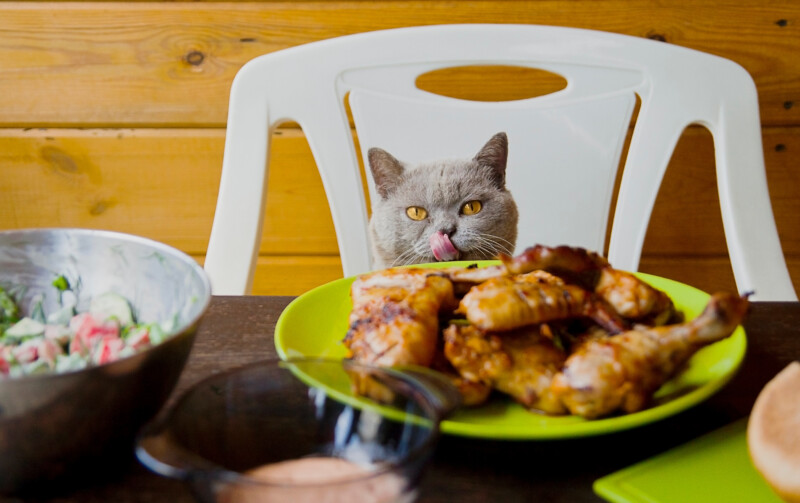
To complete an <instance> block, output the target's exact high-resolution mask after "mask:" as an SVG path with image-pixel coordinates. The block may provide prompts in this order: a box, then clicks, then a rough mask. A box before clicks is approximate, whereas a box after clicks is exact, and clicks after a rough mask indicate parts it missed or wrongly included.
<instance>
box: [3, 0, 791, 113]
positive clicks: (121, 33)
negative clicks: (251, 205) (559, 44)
mask: <svg viewBox="0 0 800 503" xmlns="http://www.w3.org/2000/svg"><path fill="white" fill-rule="evenodd" d="M0 19H2V30H0V61H2V67H3V78H2V79H0V110H2V114H0V126H9V127H27V126H31V127H40V126H65V127H70V126H76V125H78V126H80V127H87V126H94V127H99V126H119V127H126V126H131V125H135V126H144V125H150V126H173V127H181V126H215V127H221V126H223V125H224V123H225V118H226V110H227V95H228V90H229V87H230V83H231V81H232V79H233V76H234V75H235V73H236V71H237V70H238V69H239V68H240V67H241V66H242V65H243V64H244V63H245V62H246V61H248V60H249V59H251V58H253V57H255V56H258V55H260V54H265V53H269V52H272V51H275V50H279V49H283V48H286V47H292V46H296V45H299V44H303V43H307V42H312V41H315V40H321V39H326V38H330V37H335V36H340V35H346V34H351V33H358V32H363V31H369V30H376V29H383V28H395V27H402V26H412V25H427V24H438V23H475V22H487V23H510V22H514V23H530V24H547V25H562V26H573V27H578V28H590V29H598V30H605V31H610V32H616V33H624V34H629V35H633V36H638V37H647V38H651V39H655V40H662V41H666V42H668V43H673V44H677V45H680V46H684V47H689V48H693V49H698V50H701V51H705V52H709V53H712V54H717V55H720V56H723V57H726V58H729V59H732V60H734V61H736V62H738V63H740V64H741V65H742V66H744V67H745V68H746V69H747V70H748V71H749V72H750V73H751V74H752V75H753V77H754V79H755V81H756V84H757V86H758V89H759V93H760V99H761V107H762V108H761V113H762V120H763V122H764V124H765V125H787V124H794V125H797V124H798V123H800V103H798V101H800V59H798V58H797V57H794V55H795V53H796V52H797V49H798V40H800V3H798V2H793V1H787V0H784V1H777V2H769V3H753V2H747V1H742V0H740V1H708V2H706V1H697V0H694V1H692V0H681V1H675V2H668V3H662V2H650V1H646V0H634V1H626V0H597V1H565V0H541V1H462V2H457V3H453V2H450V1H425V2H422V1H416V2H409V1H392V0H389V1H377V2H360V1H355V2H353V1H350V2H333V1H317V2H238V3H228V2H225V3H222V2H208V3H195V2H189V3H184V2H174V3H170V2H158V3H156V2H138V3H127V2H112V3H108V2H98V3H93V2H65V3H60V2H32V3H28V2H0ZM453 85H454V86H457V85H459V84H458V83H454V84H453ZM461 85H464V84H463V83H462V84H461ZM466 85H468V84H466ZM796 103H797V105H795V104H796Z"/></svg>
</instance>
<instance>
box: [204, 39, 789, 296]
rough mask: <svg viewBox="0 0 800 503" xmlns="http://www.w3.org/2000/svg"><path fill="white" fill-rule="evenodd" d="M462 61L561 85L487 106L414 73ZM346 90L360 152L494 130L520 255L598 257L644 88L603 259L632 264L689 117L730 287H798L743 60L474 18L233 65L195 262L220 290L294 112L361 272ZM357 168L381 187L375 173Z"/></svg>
mask: <svg viewBox="0 0 800 503" xmlns="http://www.w3.org/2000/svg"><path fill="white" fill-rule="evenodd" d="M466 65H513V66H522V67H529V68H536V69H542V70H547V71H550V72H553V73H557V74H560V75H562V76H563V77H565V78H566V80H567V83H568V84H567V86H566V87H565V88H564V89H563V90H561V91H558V92H555V93H552V94H548V95H545V96H540V97H534V98H530V99H523V100H516V101H508V102H491V103H490V102H475V101H467V100H460V99H455V98H449V97H445V96H439V95H436V94H432V93H429V92H426V91H423V90H420V89H419V88H417V87H416V85H415V81H416V79H417V77H418V76H419V75H421V74H423V73H426V72H429V71H432V70H436V69H441V68H448V67H457V66H466ZM348 93H349V97H347V99H349V104H350V107H351V109H352V113H353V119H354V122H355V127H356V132H357V134H358V138H359V142H360V145H361V151H362V154H363V155H364V156H366V152H367V150H368V149H369V148H370V147H381V148H383V149H385V150H387V151H389V152H391V153H392V154H393V155H394V156H395V157H397V158H398V159H401V160H403V161H407V162H415V161H423V160H434V159H441V158H448V157H469V156H471V155H473V154H474V153H475V151H476V150H477V149H478V148H480V146H481V145H483V143H485V141H486V140H487V139H488V138H489V137H491V136H492V135H493V134H494V133H496V132H498V131H505V132H506V133H507V134H508V138H509V158H508V169H507V186H508V187H509V189H510V190H511V192H512V194H513V195H514V197H515V200H516V202H517V204H518V207H519V211H520V221H519V237H518V240H517V246H518V251H519V250H520V249H521V248H523V247H526V246H531V245H533V244H537V243H542V244H548V245H558V244H570V245H574V246H583V247H586V248H588V249H592V250H596V251H599V252H603V250H604V248H605V244H606V243H605V238H606V234H607V233H606V230H607V229H606V224H607V221H608V217H609V211H610V209H609V208H610V206H611V203H612V198H613V191H614V186H615V179H616V176H617V173H618V171H619V166H620V156H621V153H622V151H623V147H624V143H625V138H626V134H627V133H628V130H629V128H630V122H631V116H632V112H633V110H634V108H635V106H636V97H637V96H638V97H639V99H640V100H641V101H640V109H639V113H638V116H637V120H636V124H635V128H634V131H633V134H632V138H631V143H630V145H629V148H628V155H627V158H626V159H625V161H624V169H623V175H622V179H621V183H620V187H619V193H618V195H617V203H616V210H615V213H614V218H613V224H612V229H611V233H610V238H609V243H608V254H607V256H608V259H609V261H610V262H611V263H612V264H614V266H615V267H617V268H619V269H625V270H632V271H635V270H637V268H638V264H639V257H640V254H641V249H642V244H643V241H644V237H645V233H646V230H647V225H648V221H649V218H650V213H651V210H652V207H653V204H654V202H655V198H656V195H657V192H658V188H659V186H660V183H661V180H662V177H663V174H664V171H665V169H666V166H667V164H668V162H669V159H670V156H671V154H672V151H673V149H674V147H675V145H676V143H677V141H678V138H679V137H680V135H681V133H682V132H683V130H684V129H685V128H686V127H687V126H688V125H691V124H701V125H703V126H705V127H707V128H708V129H709V130H710V132H711V133H712V135H713V138H714V147H715V151H716V166H717V180H718V186H719V198H720V203H721V206H722V217H723V225H724V228H725V236H726V239H727V243H728V248H729V253H730V257H731V263H732V265H733V272H734V276H735V279H736V283H737V287H738V288H739V289H740V290H741V291H746V290H754V291H755V292H756V294H755V296H754V298H757V299H762V300H778V299H780V300H789V299H796V298H797V297H796V294H795V292H794V289H793V286H792V283H791V279H790V277H789V274H788V270H787V268H786V264H785V260H784V257H783V253H782V251H781V246H780V241H779V239H778V233H777V230H776V227H775V222H774V218H773V214H772V208H771V205H770V200H769V193H768V190H767V183H766V176H765V169H764V158H763V151H762V145H761V131H760V119H759V113H758V99H757V94H756V89H755V85H754V83H753V80H752V78H751V77H750V75H749V74H748V73H747V72H746V71H745V70H744V69H743V68H742V67H741V66H739V65H738V64H736V63H734V62H732V61H729V60H726V59H723V58H720V57H717V56H713V55H709V54H705V53H701V52H697V51H694V50H690V49H686V48H682V47H678V46H674V45H670V44H666V43H661V42H655V41H651V40H647V39H641V38H637V37H630V36H625V35H619V34H612V33H604V32H596V31H589V30H582V29H574V28H564V27H553V26H534V25H481V24H470V25H437V26H427V27H412V28H399V29H392V30H382V31H375V32H369V33H362V34H357V35H350V36H344V37H338V38H333V39H329V40H324V41H320V42H314V43H310V44H306V45H302V46H298V47H294V48H290V49H286V50H282V51H277V52H274V53H271V54H267V55H264V56H260V57H257V58H255V59H253V60H252V61H250V62H248V63H247V64H245V65H244V66H243V67H242V69H241V70H240V71H239V73H238V74H237V75H236V78H235V79H234V82H233V86H232V89H231V96H230V108H229V112H228V125H227V127H228V129H227V138H226V144H225V154H224V161H223V169H222V178H221V183H220V191H219V199H218V202H217V209H216V213H215V217H214V224H213V228H212V233H211V239H210V242H209V247H208V253H207V257H206V265H205V268H206V270H207V272H208V274H209V275H210V277H211V281H212V287H213V289H214V293H215V294H243V293H246V292H248V291H249V290H250V288H251V286H252V274H253V269H254V264H255V259H256V257H257V254H258V248H259V243H260V237H261V236H260V234H261V228H262V222H263V213H264V205H265V197H266V179H267V160H268V151H269V141H270V137H271V134H270V133H271V131H272V130H273V128H275V127H276V126H278V125H279V124H280V123H282V122H285V121H290V120H292V121H296V122H297V123H299V124H300V126H301V127H302V129H303V131H304V132H305V134H306V136H307V138H308V141H309V145H310V147H311V151H312V153H313V155H314V159H315V161H316V163H317V166H318V168H319V172H320V175H321V178H322V183H323V186H324V188H325V191H326V194H327V197H328V201H329V204H330V209H331V214H332V217H333V223H334V226H335V229H336V234H337V240H338V243H339V251H340V254H341V259H342V266H343V270H344V271H343V272H344V275H345V276H350V275H354V274H359V273H363V272H366V271H368V270H370V264H371V257H370V254H371V250H370V246H369V235H368V213H367V208H366V198H365V194H364V193H363V190H362V183H361V174H360V169H359V165H358V158H357V156H358V154H357V152H356V149H355V146H354V141H353V137H352V132H351V129H350V124H349V122H348V118H347V115H346V107H345V102H344V100H345V99H346V95H347V94H348ZM364 162H365V163H366V159H364ZM365 165H366V164H365ZM367 171H369V170H367ZM367 179H368V187H369V190H370V196H371V197H372V198H374V197H376V194H375V192H374V189H375V188H374V185H373V180H372V177H371V174H370V173H367ZM373 200H374V199H373Z"/></svg>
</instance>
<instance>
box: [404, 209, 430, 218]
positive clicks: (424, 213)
mask: <svg viewBox="0 0 800 503" xmlns="http://www.w3.org/2000/svg"><path fill="white" fill-rule="evenodd" d="M406 215H408V218H410V219H411V220H417V221H419V220H425V218H427V217H428V210H426V209H425V208H423V207H421V206H409V207H408V208H406Z"/></svg>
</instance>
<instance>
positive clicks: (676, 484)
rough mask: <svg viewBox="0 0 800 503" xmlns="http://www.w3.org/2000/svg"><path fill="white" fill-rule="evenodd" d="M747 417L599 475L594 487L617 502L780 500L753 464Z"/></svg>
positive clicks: (764, 502)
mask: <svg viewBox="0 0 800 503" xmlns="http://www.w3.org/2000/svg"><path fill="white" fill-rule="evenodd" d="M746 432H747V420H746V419H742V420H740V421H736V422H735V423H732V424H729V425H728V426H725V427H723V428H720V429H718V430H716V431H712V432H711V433H708V434H707V435H704V436H702V437H700V438H697V439H695V440H692V441H691V442H688V443H686V444H684V445H681V446H679V447H676V448H674V449H671V450H669V451H667V452H665V453H663V454H660V455H658V456H656V457H653V458H650V459H647V460H645V461H642V462H641V463H638V464H635V465H633V466H630V467H628V468H625V469H622V470H620V471H618V472H615V473H612V474H611V475H608V476H606V477H603V478H601V479H599V480H597V481H596V482H595V483H594V491H595V492H596V493H597V494H598V495H599V496H601V497H603V498H605V499H606V500H608V501H611V502H613V503H670V502H673V501H680V502H681V503H731V502H734V501H754V502H756V501H757V502H758V503H781V499H780V498H778V496H777V495H776V494H775V493H774V492H773V491H772V490H771V489H770V488H769V486H768V485H767V483H766V482H765V481H764V479H763V478H762V477H761V475H760V474H759V473H758V472H757V471H756V469H755V468H754V467H753V464H752V462H751V461H750V455H749V453H748V450H747V435H746Z"/></svg>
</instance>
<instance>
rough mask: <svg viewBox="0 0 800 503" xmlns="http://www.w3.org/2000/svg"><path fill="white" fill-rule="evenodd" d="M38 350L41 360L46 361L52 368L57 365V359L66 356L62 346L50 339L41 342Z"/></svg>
mask: <svg viewBox="0 0 800 503" xmlns="http://www.w3.org/2000/svg"><path fill="white" fill-rule="evenodd" d="M37 350H38V352H39V359H41V360H44V361H46V362H47V363H48V365H50V367H51V368H52V367H53V366H54V365H55V363H56V357H57V356H58V355H61V354H64V350H63V349H61V346H59V345H58V344H56V343H55V342H53V341H51V340H50V339H42V340H40V341H39V343H38V345H37Z"/></svg>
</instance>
